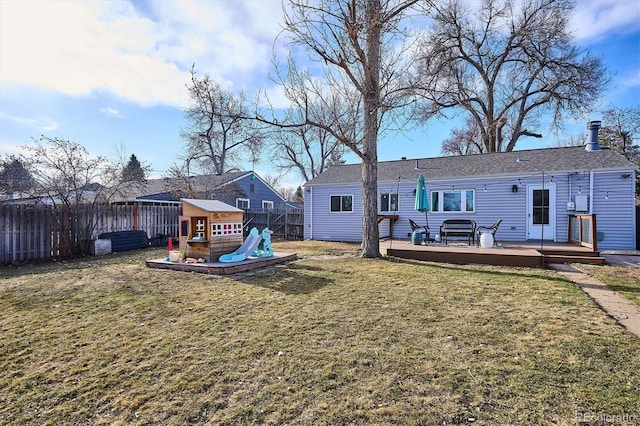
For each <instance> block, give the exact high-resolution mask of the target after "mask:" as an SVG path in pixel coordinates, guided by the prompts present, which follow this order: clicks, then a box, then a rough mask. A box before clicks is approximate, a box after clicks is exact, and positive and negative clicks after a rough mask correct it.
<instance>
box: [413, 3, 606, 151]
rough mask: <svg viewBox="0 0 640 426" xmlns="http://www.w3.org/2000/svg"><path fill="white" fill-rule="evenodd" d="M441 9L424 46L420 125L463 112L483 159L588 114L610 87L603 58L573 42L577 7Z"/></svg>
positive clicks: (444, 5) (498, 5) (500, 5)
mask: <svg viewBox="0 0 640 426" xmlns="http://www.w3.org/2000/svg"><path fill="white" fill-rule="evenodd" d="M472 5H474V4H470V3H468V2H461V1H460V0H450V1H447V2H437V3H436V4H435V5H434V6H433V7H432V8H430V12H429V14H430V16H431V17H432V18H433V21H434V25H433V28H432V29H431V30H430V32H429V34H428V35H427V37H426V38H425V39H424V41H423V43H422V46H421V59H420V61H419V67H418V74H419V75H418V80H419V89H420V92H421V94H422V96H423V98H424V103H423V104H422V105H421V109H420V112H421V115H422V118H423V119H428V118H430V117H432V116H434V115H436V114H439V113H443V111H445V110H447V109H449V108H456V109H462V110H463V111H465V112H466V113H468V114H469V116H470V117H471V118H472V120H473V121H474V122H475V125H476V126H477V127H478V129H479V130H480V137H481V141H482V144H483V146H484V148H483V151H484V152H500V151H512V150H513V149H514V148H515V146H516V143H517V141H518V140H519V138H521V137H522V136H536V137H540V135H538V134H536V133H533V132H532V131H530V130H527V128H534V129H535V128H536V127H538V125H539V123H540V122H541V121H542V117H543V116H544V115H545V114H547V113H551V114H552V126H553V125H559V124H560V122H561V120H562V117H563V116H564V115H565V114H571V115H573V116H574V117H577V116H579V114H580V113H583V112H585V111H588V110H590V108H592V106H593V102H594V101H595V100H596V99H597V97H598V95H599V94H600V93H601V91H602V90H603V86H605V85H606V84H607V82H608V77H607V74H606V69H605V67H604V65H603V63H602V60H601V59H600V58H597V57H594V56H592V55H591V54H590V53H589V52H588V51H582V50H580V49H579V48H578V47H577V46H576V44H575V43H573V42H572V40H571V34H570V31H569V27H568V19H569V16H570V15H571V11H572V8H573V6H574V5H573V1H572V0H532V1H527V2H521V1H516V0H483V1H482V3H481V5H480V6H479V8H478V9H477V10H475V11H472V10H471V9H470V6H472Z"/></svg>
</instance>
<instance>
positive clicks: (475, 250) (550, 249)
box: [380, 240, 604, 268]
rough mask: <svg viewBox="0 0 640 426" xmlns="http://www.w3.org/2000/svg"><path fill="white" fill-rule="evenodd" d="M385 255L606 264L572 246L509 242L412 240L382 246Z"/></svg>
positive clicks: (458, 260) (516, 263)
mask: <svg viewBox="0 0 640 426" xmlns="http://www.w3.org/2000/svg"><path fill="white" fill-rule="evenodd" d="M380 252H381V253H382V254H383V255H387V256H394V257H400V258H404V259H414V260H425V261H430V262H444V263H457V264H468V263H476V264H485V265H497V266H518V267H529V268H543V267H545V265H547V264H549V263H593V264H603V263H604V258H602V257H600V256H599V253H597V252H594V251H592V250H591V249H588V248H585V247H579V246H577V245H574V244H569V243H551V242H545V243H544V244H543V245H542V246H541V244H540V242H536V243H529V242H522V243H520V242H505V243H501V247H500V248H481V247H477V246H475V245H471V246H469V245H467V244H464V243H463V244H455V245H454V244H450V245H447V246H445V245H440V244H438V245H435V244H432V245H414V244H412V243H411V241H408V240H385V241H381V242H380Z"/></svg>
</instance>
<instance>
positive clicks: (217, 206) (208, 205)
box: [180, 198, 243, 213]
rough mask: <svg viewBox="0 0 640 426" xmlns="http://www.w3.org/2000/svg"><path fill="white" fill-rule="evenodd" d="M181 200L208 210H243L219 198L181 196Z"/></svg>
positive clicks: (234, 211) (235, 211)
mask: <svg viewBox="0 0 640 426" xmlns="http://www.w3.org/2000/svg"><path fill="white" fill-rule="evenodd" d="M180 201H182V202H183V203H187V204H191V205H192V206H195V207H197V208H199V209H201V210H204V211H207V212H233V213H237V212H240V213H242V212H243V210H241V209H239V208H236V207H233V206H230V205H229V204H227V203H223V202H222V201H218V200H193V199H189V198H181V199H180Z"/></svg>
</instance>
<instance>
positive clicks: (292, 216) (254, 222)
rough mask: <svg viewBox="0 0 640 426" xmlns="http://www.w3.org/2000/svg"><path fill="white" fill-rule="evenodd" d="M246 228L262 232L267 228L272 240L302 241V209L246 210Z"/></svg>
mask: <svg viewBox="0 0 640 426" xmlns="http://www.w3.org/2000/svg"><path fill="white" fill-rule="evenodd" d="M247 222H248V227H249V228H253V227H256V228H258V230H259V231H262V230H263V229H264V228H269V230H271V231H273V234H272V238H274V239H282V240H302V239H303V237H304V234H303V231H304V210H303V209H288V210H285V209H247V210H246V211H245V223H247Z"/></svg>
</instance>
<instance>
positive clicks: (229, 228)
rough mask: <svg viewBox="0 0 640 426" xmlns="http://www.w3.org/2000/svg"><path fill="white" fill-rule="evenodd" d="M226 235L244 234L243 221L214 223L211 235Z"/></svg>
mask: <svg viewBox="0 0 640 426" xmlns="http://www.w3.org/2000/svg"><path fill="white" fill-rule="evenodd" d="M226 235H242V223H240V222H236V223H212V224H211V237H212V238H214V237H221V236H226Z"/></svg>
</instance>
